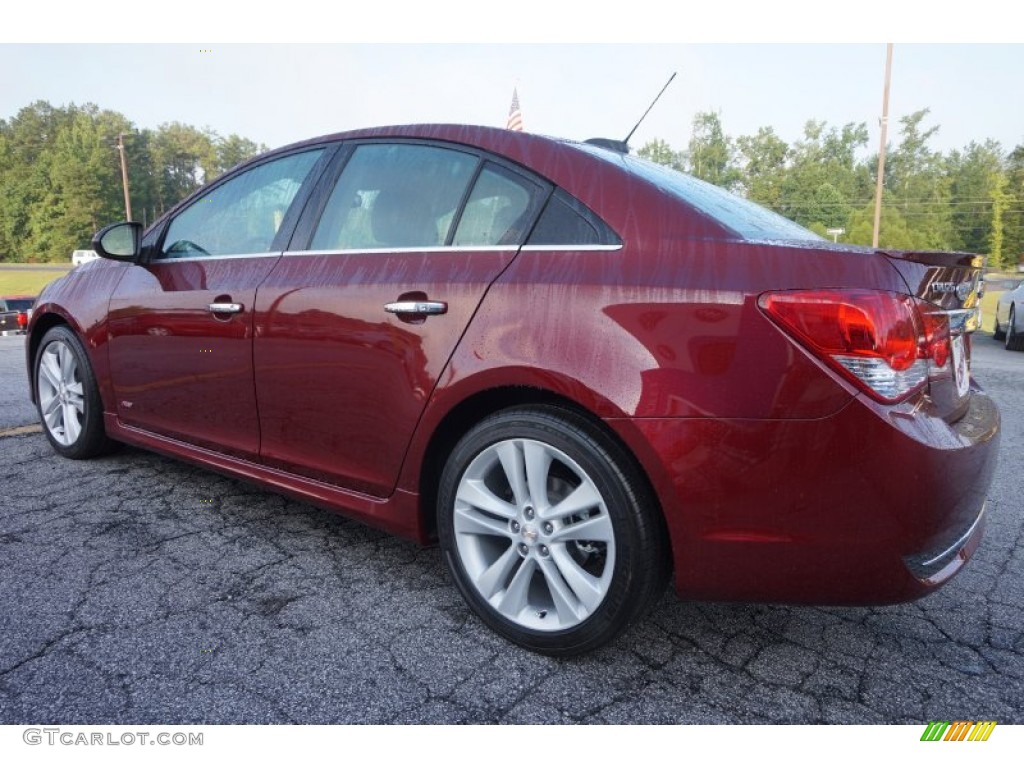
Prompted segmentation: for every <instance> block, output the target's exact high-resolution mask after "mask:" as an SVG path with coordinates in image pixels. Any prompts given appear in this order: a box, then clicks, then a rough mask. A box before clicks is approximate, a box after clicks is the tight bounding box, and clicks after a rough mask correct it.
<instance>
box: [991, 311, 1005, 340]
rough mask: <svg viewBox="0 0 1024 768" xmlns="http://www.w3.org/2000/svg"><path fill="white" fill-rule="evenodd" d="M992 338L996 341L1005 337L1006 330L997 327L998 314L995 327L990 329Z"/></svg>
mask: <svg viewBox="0 0 1024 768" xmlns="http://www.w3.org/2000/svg"><path fill="white" fill-rule="evenodd" d="M992 338H993V339H995V340H996V341H1002V340H1003V339H1005V338H1006V331H1004V330H1003V329H1002V328H1000V327H999V315H998V314H996V318H995V327H994V328H993V329H992Z"/></svg>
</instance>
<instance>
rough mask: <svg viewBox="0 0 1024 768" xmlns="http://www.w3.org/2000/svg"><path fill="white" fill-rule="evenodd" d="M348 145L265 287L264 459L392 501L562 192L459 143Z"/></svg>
mask: <svg viewBox="0 0 1024 768" xmlns="http://www.w3.org/2000/svg"><path fill="white" fill-rule="evenodd" d="M339 154H340V155H343V156H339V158H338V160H337V167H336V168H335V169H334V171H333V174H332V173H329V174H328V175H327V178H328V179H329V182H328V184H329V186H326V187H325V188H324V190H323V194H322V202H321V203H320V208H322V210H320V209H318V208H317V207H315V206H314V205H313V203H311V204H310V205H309V206H307V217H308V218H307V220H306V221H305V222H303V223H300V225H299V228H298V232H297V235H296V238H297V241H296V242H293V244H292V246H291V250H289V252H287V253H286V254H285V256H284V258H283V259H282V260H281V261H280V262H279V263H278V264H277V265H276V267H275V268H274V270H273V272H272V273H271V274H270V276H269V277H268V278H267V279H266V281H265V282H264V283H263V285H262V286H261V287H260V291H259V294H258V296H257V305H256V310H257V313H256V338H255V346H254V364H255V374H256V396H257V401H258V405H259V413H260V426H261V432H262V446H261V450H260V454H261V459H262V461H264V462H265V463H267V464H270V465H271V466H275V467H278V468H281V469H286V470H288V471H291V472H295V473H298V474H301V475H304V476H307V477H312V478H315V479H318V480H322V481H324V482H329V483H331V484H334V485H339V486H342V487H345V488H348V489H352V490H356V491H359V492H362V493H366V494H370V495H373V496H378V497H383V496H387V495H388V494H390V492H391V491H392V490H393V488H394V486H395V483H396V481H397V477H398V473H399V470H400V468H401V463H402V459H403V457H404V455H405V451H406V449H407V447H408V445H409V441H410V438H411V436H412V433H413V431H414V429H415V427H416V423H417V421H418V420H419V418H420V415H421V414H422V412H423V409H424V406H425V404H426V402H427V399H428V398H429V397H430V394H431V392H432V391H433V389H434V387H435V385H436V384H437V381H438V377H439V376H440V375H441V372H442V370H443V369H444V367H445V364H446V363H447V361H448V359H449V358H450V356H451V354H452V352H453V350H454V348H455V345H456V344H457V343H458V340H459V338H460V337H461V335H462V333H463V331H464V330H465V328H466V326H467V324H468V323H469V321H470V319H471V318H472V316H473V313H474V312H475V311H476V308H477V306H478V305H479V303H480V301H481V299H482V298H483V296H484V293H485V292H486V290H487V287H488V286H489V285H490V284H491V282H492V281H493V280H494V279H495V278H496V277H497V276H498V275H499V274H500V273H501V272H502V270H504V269H505V267H507V266H508V265H509V263H511V261H512V259H513V258H515V255H516V253H517V252H518V249H519V245H520V244H521V243H522V241H523V239H524V238H525V237H526V234H528V228H529V226H530V225H531V224H532V222H533V221H534V220H535V218H536V215H537V213H538V211H539V210H540V207H541V205H542V204H543V201H544V198H545V197H546V195H547V194H548V192H549V188H548V187H547V185H545V184H543V183H541V182H539V181H538V180H536V179H529V178H527V177H526V176H525V175H523V174H521V173H519V172H518V171H516V170H513V169H510V168H508V167H505V166H504V165H502V164H501V163H499V162H494V161H491V160H488V159H486V158H484V157H482V156H481V155H479V154H477V153H475V152H472V151H469V150H464V149H461V148H455V147H451V146H444V145H434V144H428V143H423V142H417V143H413V142H409V143H402V142H380V141H377V142H365V143H361V144H358V145H355V146H348V147H346V149H345V151H344V153H339ZM335 176H336V181H334V180H333V179H334V177H335Z"/></svg>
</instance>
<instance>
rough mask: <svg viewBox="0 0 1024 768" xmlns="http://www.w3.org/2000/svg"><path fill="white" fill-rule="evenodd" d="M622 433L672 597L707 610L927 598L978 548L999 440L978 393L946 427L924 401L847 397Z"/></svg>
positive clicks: (648, 422) (660, 422) (637, 423)
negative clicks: (640, 472) (654, 498)
mask: <svg viewBox="0 0 1024 768" xmlns="http://www.w3.org/2000/svg"><path fill="white" fill-rule="evenodd" d="M620 426H621V425H620ZM629 426H630V429H628V430H622V429H620V434H623V435H624V436H626V433H627V432H629V433H632V434H633V435H634V437H633V438H632V439H634V440H636V439H639V440H641V441H642V443H643V444H644V445H643V446H642V448H640V449H641V450H643V451H644V452H645V453H647V452H653V458H655V464H656V472H655V476H653V477H652V479H653V481H654V485H655V488H656V491H657V493H658V495H659V497H660V500H661V503H662V508H663V510H664V511H665V518H666V522H667V526H668V530H669V535H670V537H671V541H672V550H673V559H674V563H675V581H676V588H677V590H678V592H679V594H680V596H683V597H692V598H699V599H710V600H751V601H767V602H797V603H818V604H882V603H890V602H901V601H905V600H912V599H915V598H918V597H921V596H922V595H924V594H927V593H928V592H930V591H932V590H934V589H936V588H937V587H939V586H940V585H942V584H943V583H945V582H946V581H948V580H949V579H950V578H952V577H953V576H954V575H955V574H956V573H957V572H959V570H960V569H961V568H962V567H963V566H964V565H965V564H966V562H967V560H968V559H969V558H970V556H971V555H972V554H973V552H974V550H975V548H976V547H977V546H978V543H979V542H980V540H981V537H982V534H983V529H984V514H983V510H984V505H985V500H986V496H987V492H988V489H989V485H990V483H991V479H992V474H993V472H994V469H995V463H996V454H997V447H998V442H999V414H998V410H997V409H996V407H995V405H994V403H993V402H992V400H991V399H990V398H989V397H988V396H987V395H986V394H985V393H984V392H982V391H981V390H980V389H977V388H975V391H974V392H973V397H972V399H971V404H970V407H969V410H968V412H967V414H965V416H964V417H963V418H961V419H960V420H959V421H958V422H957V423H955V424H947V423H946V422H945V421H943V420H942V419H940V418H936V417H934V416H932V415H929V412H928V401H927V399H926V398H921V399H920V400H918V401H916V402H915V403H912V404H904V405H901V406H897V407H886V406H880V405H878V404H877V403H874V402H871V401H869V400H868V399H867V398H858V399H856V400H854V401H853V402H851V403H850V404H849V405H847V406H846V407H844V408H843V409H842V410H840V411H839V412H838V413H836V414H833V415H832V416H829V417H827V418H823V419H815V420H800V421H767V420H711V419H643V420H633V421H631V423H630V425H629ZM637 435H639V437H637ZM627 439H629V438H628V437H627ZM638 447H639V446H638ZM647 455H648V457H650V456H651V454H650V453H647Z"/></svg>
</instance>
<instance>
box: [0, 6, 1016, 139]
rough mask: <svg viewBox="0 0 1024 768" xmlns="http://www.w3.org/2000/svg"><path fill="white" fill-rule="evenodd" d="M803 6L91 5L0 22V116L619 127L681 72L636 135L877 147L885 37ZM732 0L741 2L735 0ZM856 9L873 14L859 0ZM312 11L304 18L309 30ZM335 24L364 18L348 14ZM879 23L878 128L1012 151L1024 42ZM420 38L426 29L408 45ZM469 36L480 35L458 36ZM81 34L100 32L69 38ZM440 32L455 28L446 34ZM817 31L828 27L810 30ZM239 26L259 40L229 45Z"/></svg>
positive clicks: (276, 134) (302, 130) (272, 124)
mask: <svg viewBox="0 0 1024 768" xmlns="http://www.w3.org/2000/svg"><path fill="white" fill-rule="evenodd" d="M644 1H645V0H641V4H642V2H644ZM794 2H797V0H789V3H790V4H792V3H794ZM984 3H985V0H982V3H981V4H982V5H984ZM798 4H799V3H798ZM95 5H96V4H95V3H90V4H89V6H90V7H91V8H95ZM530 5H531V4H530V3H524V4H523V5H521V6H515V7H524V8H525V7H528V6H530ZM813 5H814V7H817V8H818V9H819V10H817V11H816V15H815V16H814V23H813V24H812V25H810V26H809V27H807V28H805V29H802V30H800V31H801V32H802V33H803V34H802V36H801V35H800V34H790V33H791V29H790V27H787V26H786V24H787V22H786V21H785V19H786V17H785V16H784V15H783V21H782V23H781V26H780V25H779V19H778V18H775V19H774V23H775V26H774V27H773V26H772V25H771V24H768V25H767V26H766V27H765V28H764V30H763V31H762V33H761V34H760V35H758V34H756V32H757V30H756V29H755V30H753V32H755V34H750V31H748V33H747V35H746V36H745V39H743V40H742V41H737V42H720V41H718V40H714V41H710V40H709V41H705V42H682V43H673V42H665V41H664V40H657V39H655V40H653V41H652V42H637V37H636V35H635V32H636V29H635V27H636V25H635V21H636V14H632V15H631V14H625V15H624V16H622V23H621V27H622V28H621V30H620V31H621V34H620V35H618V37H619V38H621V39H622V40H626V41H628V42H614V40H615V39H616V35H615V32H616V30H617V26H616V24H618V22H617V21H616V24H608V23H606V21H607V20H609V19H603V20H602V23H601V24H600V25H599V26H598V29H599V30H600V32H601V34H593V33H591V34H589V35H586V34H584V35H582V38H583V39H578V40H571V39H564V40H559V41H557V42H531V43H519V42H514V38H515V35H516V33H517V31H518V28H514V25H513V28H512V29H510V30H509V29H506V30H505V31H506V32H509V33H510V34H509V35H508V36H507V37H506V36H501V35H497V36H492V37H491V39H486V37H487V36H488V33H489V31H493V28H494V26H495V25H494V24H478V25H476V26H473V25H470V26H469V27H468V28H465V27H463V28H459V27H458V26H457V25H456V26H455V27H454V29H455V30H456V31H459V30H460V29H461V30H462V37H461V39H458V38H459V37H460V36H459V35H457V34H454V35H451V36H450V35H448V34H441V31H442V29H439V28H425V29H424V30H423V33H422V34H419V33H412V34H410V33H409V30H408V29H407V28H406V27H408V26H410V25H414V22H415V18H412V19H410V18H408V17H405V16H403V17H402V18H403V19H404V25H405V26H404V27H402V30H404V31H405V33H406V34H405V37H404V39H402V41H401V42H393V40H394V39H401V38H403V35H402V34H400V32H401V31H402V30H398V31H396V32H395V34H394V35H389V37H388V39H387V41H372V42H361V41H359V40H358V39H340V41H339V42H331V43H322V42H317V39H316V37H315V36H311V37H309V38H307V39H306V40H301V37H302V36H301V35H297V34H294V33H292V34H289V35H285V34H280V35H275V34H270V35H268V33H267V28H266V26H265V25H264V27H260V26H259V25H255V26H253V27H244V26H243V27H242V28H239V27H238V25H234V26H231V25H217V24H216V23H214V24H212V25H211V34H212V35H213V37H215V38H216V39H225V40H228V41H229V42H216V41H209V40H198V41H195V42H174V40H176V39H177V40H185V39H192V38H194V37H195V34H196V30H197V28H199V27H201V26H202V25H197V24H195V23H190V22H189V20H188V18H187V14H183V15H184V16H185V18H184V19H182V18H179V19H178V21H179V26H180V27H182V28H180V29H175V28H173V26H172V27H171V28H168V29H163V28H162V27H161V29H163V35H162V37H161V36H159V35H158V36H157V38H156V39H153V40H149V41H147V42H145V43H144V44H139V43H126V42H123V40H124V39H125V37H132V38H133V39H135V40H139V39H142V38H143V37H144V36H143V35H122V37H121V40H120V41H118V40H117V38H116V37H115V36H111V35H110V34H109V30H110V29H111V27H110V25H109V24H108V23H107V22H103V21H101V22H97V21H96V19H95V18H93V19H92V20H91V22H90V23H91V24H92V25H93V26H94V27H95V31H94V32H93V33H92V34H90V33H89V30H88V29H87V28H83V27H80V26H76V25H75V24H74V23H71V24H70V29H69V30H68V31H66V32H65V33H64V34H63V36H62V35H61V34H60V30H59V29H57V30H56V33H55V34H54V36H53V38H52V39H51V40H45V39H41V40H39V41H37V42H33V43H31V44H28V43H26V42H23V41H21V40H19V39H18V37H17V33H16V32H15V33H14V34H11V35H9V37H10V39H6V40H5V39H4V37H5V35H3V34H2V33H0V40H3V42H0V119H10V118H11V117H13V116H14V115H15V114H16V113H17V111H18V110H19V109H20V108H22V107H24V106H26V105H28V104H30V103H31V102H33V101H35V100H37V99H43V100H46V101H48V102H50V103H51V104H54V105H61V104H67V103H70V102H73V103H76V104H83V103H86V102H92V103H95V104H97V105H99V106H100V107H101V108H105V109H113V110H116V111H119V112H122V113H123V114H125V115H126V116H127V117H128V118H129V119H130V120H132V122H133V123H134V124H135V125H136V126H137V127H139V128H156V127H157V126H158V125H160V124H161V123H165V122H170V121H181V122H185V123H188V124H191V125H195V126H197V127H200V128H202V127H208V128H210V129H211V130H213V131H215V132H216V133H218V134H220V135H228V134H232V133H237V134H240V135H242V136H245V137H247V138H250V139H253V140H254V141H257V142H260V143H263V144H266V145H267V146H268V147H271V148H273V147H278V146H282V145H284V144H287V143H290V142H293V141H298V140H302V139H305V138H310V137H312V136H317V135H321V134H326V133H333V132H336V131H342V130H347V129H351V128H359V127H367V126H374V125H388V124H402V123H417V122H456V123H476V124H483V125H497V126H504V124H505V120H506V118H507V115H508V111H509V105H510V102H511V97H512V91H513V88H516V89H517V90H518V94H519V99H520V103H521V105H522V112H523V119H524V123H525V128H526V130H528V131H531V132H537V133H543V134H548V135H553V136H561V137H566V138H574V139H586V138H591V137H594V136H603V137H610V138H620V139H621V138H624V137H625V136H626V134H627V133H628V132H629V131H630V129H631V128H632V127H633V125H634V124H635V123H636V121H637V120H638V119H639V118H640V116H641V115H642V114H643V112H644V110H645V109H646V108H647V107H648V105H649V104H650V102H651V100H652V99H653V98H654V97H655V95H656V94H657V93H658V91H659V90H660V89H661V87H662V86H663V85H664V83H665V81H666V80H667V79H668V78H669V76H670V75H671V74H672V73H673V72H676V73H677V77H676V78H675V81H674V82H673V83H672V85H671V86H670V87H669V88H668V90H667V91H666V92H665V94H664V96H663V97H662V99H661V100H660V101H659V103H658V104H657V105H656V106H655V107H654V109H653V110H652V111H651V113H650V115H649V116H648V117H647V119H646V120H645V121H644V123H643V124H642V125H641V127H640V128H639V129H638V130H637V132H636V134H635V135H634V137H633V139H632V140H631V142H630V143H631V145H632V146H633V147H634V149H636V148H639V147H641V146H642V145H643V144H645V143H646V142H648V141H650V140H651V139H654V138H661V139H664V140H666V141H668V142H669V144H670V145H672V146H673V147H675V148H677V149H682V148H685V146H686V143H687V142H688V141H689V138H690V126H691V123H692V120H693V117H694V115H695V114H696V113H697V112H701V111H715V112H718V113H719V115H720V118H721V121H722V125H723V127H724V129H725V131H726V133H727V134H729V135H731V136H733V137H735V136H738V135H745V134H752V133H755V132H756V131H757V129H758V128H759V127H761V126H771V127H773V128H774V129H775V131H776V133H777V134H778V135H779V136H780V137H781V138H783V139H784V140H786V141H787V142H793V141H796V140H798V139H799V138H800V137H801V135H802V131H803V126H804V124H805V123H806V122H807V121H808V120H811V119H814V120H824V121H826V122H827V123H828V124H829V125H833V126H842V125H844V124H846V123H861V122H863V123H865V124H866V125H867V126H868V129H869V137H870V138H869V145H868V147H866V148H865V150H864V154H869V153H873V152H875V151H876V150H877V146H878V138H879V137H878V130H879V117H880V115H881V109H882V86H883V78H884V66H885V44H884V43H882V42H876V43H864V42H853V41H850V40H844V39H838V40H837V39H834V38H835V35H834V30H835V29H836V28H837V27H836V25H835V24H834V23H833V22H831V21H830V20H829V19H828V17H826V16H822V15H821V11H820V8H821V4H820V3H816V4H813ZM940 5H941V4H940ZM784 6H785V3H783V4H782V6H778V4H773V6H772V7H780V8H781V9H782V10H784ZM72 7H74V6H72ZM77 7H81V6H77ZM176 7H179V8H180V7H182V6H181V5H176ZM288 7H292V5H291V4H289V6H288ZM324 7H327V6H322V7H321V9H320V16H316V17H314V18H315V19H322V20H323V24H322V25H321V26H323V27H326V28H329V29H331V30H333V31H334V32H337V33H339V34H338V36H339V38H344V35H342V34H340V32H341V31H342V30H345V29H346V27H345V26H344V25H343V24H340V23H338V22H339V19H340V20H341V21H344V20H345V19H346V18H347V16H346V15H345V14H340V15H339V16H338V17H337V18H334V19H332V20H331V22H330V24H328V23H327V20H326V19H323V16H322V8H324ZM391 7H392V6H387V8H388V9H390V8H391ZM417 7H422V4H421V5H420V6H417ZM430 7H431V8H438V9H439V8H440V6H437V5H431V6H430ZM471 7H473V8H475V9H477V10H476V13H477V16H478V17H480V18H485V16H486V14H484V16H481V13H482V12H481V11H480V9H482V8H486V7H487V6H484V5H482V4H479V3H478V4H473V5H472V6H471ZM506 7H507V6H495V9H497V8H506ZM628 7H629V8H634V7H636V8H640V7H641V6H634V4H633V3H630V4H629V6H628ZM666 7H667V6H666ZM733 7H735V8H737V9H741V8H743V7H744V3H737V4H736V5H735V6H730V8H733ZM861 7H862V6H861V4H860V3H858V8H861ZM936 7H938V6H936ZM960 7H961V10H962V9H963V6H960ZM972 7H974V6H973V5H972ZM863 8H864V10H865V11H870V3H869V4H868V5H866V6H863ZM56 15H57V16H60V15H61V14H59V13H58V14H56ZM112 15H113V14H112ZM438 15H440V11H439V10H438ZM298 16H300V15H299V14H294V15H292V16H287V15H285V16H281V17H280V22H281V24H282V26H283V29H285V31H289V30H290V29H291V28H293V27H294V26H295V23H294V22H295V17H298ZM302 18H305V17H302ZM520 20H521V17H520ZM611 20H614V19H611ZM65 21H66V22H74V21H75V20H74V19H73V18H67V19H65ZM277 21H278V19H276V18H275V19H274V20H273V21H272V23H271V27H272V26H273V24H275V23H277ZM435 21H436V19H435ZM747 21H748V24H747V26H749V19H748V20H747ZM308 22H309V19H306V23H305V26H306V28H305V31H306V32H307V33H315V32H317V31H318V30H319V28H320V27H318V26H317V25H316V24H315V23H314V24H309V23H308ZM289 25H291V26H289ZM551 26H553V27H554V26H557V25H556V24H554V23H553V24H552V25H551ZM740 26H742V25H740ZM18 28H21V27H18ZM26 28H29V29H35V27H31V26H29V27H26ZM347 28H349V29H357V28H362V29H365V28H369V25H368V24H364V25H359V24H356V23H353V24H351V25H350V26H349V27H347ZM562 28H563V29H564V28H566V27H564V25H563V27H562ZM14 29H16V28H15V27H8V31H10V30H14ZM121 29H122V30H123V27H122V28H121ZM131 29H139V30H145V31H147V32H149V31H150V30H152V29H153V27H152V26H146V25H139V24H137V23H134V19H133V25H132V27H131ZM530 29H536V27H534V28H530V27H527V30H530ZM675 29H677V30H680V29H683V27H682V26H679V27H675ZM745 29H746V27H742V29H740V30H739V31H740V32H742V31H744V30H745ZM213 30H219V31H217V32H214V31H213ZM645 30H646V32H648V33H650V34H651V36H652V37H653V38H658V37H662V36H663V35H661V34H656V33H659V32H660V31H661V30H660V28H658V27H657V26H656V25H655V26H652V25H647V26H646V27H641V30H640V31H645ZM631 31H632V32H633V33H634V35H633V36H632V37H631V34H630V32H631ZM854 31H856V30H854ZM886 31H888V32H890V33H893V37H894V38H895V39H896V45H895V49H894V57H893V72H892V88H891V96H890V141H892V140H893V139H894V138H896V137H894V136H893V134H894V132H898V127H899V118H900V117H902V116H905V115H908V114H910V113H913V112H915V111H917V110H920V109H925V108H927V109H930V110H931V112H930V115H929V117H928V118H927V119H926V121H925V124H924V125H925V126H934V125H937V126H939V131H938V133H937V134H936V136H935V138H934V139H933V140H932V143H931V146H932V147H933V148H934V149H938V150H942V151H947V150H949V149H954V148H962V147H964V146H966V145H967V144H968V143H969V142H970V141H984V140H985V139H989V138H991V139H995V140H997V141H999V142H1000V143H1001V144H1002V146H1003V148H1004V150H1006V151H1009V150H1011V149H1012V148H1013V147H1014V146H1016V145H1017V144H1024V98H1022V96H1024V93H1022V88H1021V82H1022V77H1021V76H1022V73H1024V44H1012V43H999V42H993V41H987V42H975V41H972V40H971V39H963V40H961V41H960V42H944V43H941V44H940V43H934V42H928V41H927V39H923V40H922V39H921V37H924V38H927V35H928V34H934V35H940V33H942V32H943V30H934V29H932V30H930V29H924V30H923V32H922V31H921V30H919V29H918V28H917V26H915V25H913V24H905V25H904V26H902V27H901V26H900V25H895V27H894V28H889V27H887V28H886ZM912 33H913V34H912ZM432 35H433V36H434V39H435V42H425V43H424V42H419V41H421V40H430V39H431V36H432ZM901 35H902V36H901ZM474 36H478V37H480V38H482V39H486V41H485V42H475V43H474V42H469V40H471V39H472V38H473V37H474ZM680 36H682V35H680ZM941 36H942V37H943V38H944V39H955V38H951V37H949V36H948V35H941ZM83 37H84V38H88V39H96V40H101V41H102V42H97V43H92V44H83V43H80V42H78V41H79V40H81V39H83ZM448 37H454V38H456V39H454V41H450V40H449V41H446V42H440V40H441V39H445V38H448ZM534 37H535V38H536V37H537V35H534ZM641 37H642V36H641ZM694 37H697V36H696V35H694ZM738 37H744V35H742V34H741V35H739V36H738ZM566 38H568V36H566ZM602 38H603V39H602ZM816 38H817V39H829V42H811V41H813V40H815V39H816ZM830 38H831V39H830ZM247 39H248V40H257V41H260V42H255V43H246V42H238V41H240V40H247ZM271 39H274V40H276V39H292V40H297V41H298V42H290V43H271V42H269V40H271ZM900 39H915V40H916V41H915V42H910V43H901V42H899V40H900ZM56 40H61V41H62V42H56ZM594 40H599V42H592V41H594ZM759 40H767V41H769V42H758V41H759ZM264 41H267V42H264Z"/></svg>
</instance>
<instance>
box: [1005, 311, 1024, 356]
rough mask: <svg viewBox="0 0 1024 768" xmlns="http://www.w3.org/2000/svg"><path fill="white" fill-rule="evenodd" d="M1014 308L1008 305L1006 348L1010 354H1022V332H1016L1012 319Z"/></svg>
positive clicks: (1023, 338)
mask: <svg viewBox="0 0 1024 768" xmlns="http://www.w3.org/2000/svg"><path fill="white" fill-rule="evenodd" d="M1014 314H1015V313H1014V306H1013V305H1012V304H1011V305H1010V319H1009V320H1008V321H1007V323H1006V340H1005V342H1004V343H1005V344H1006V348H1007V349H1008V350H1010V351H1011V352H1024V330H1018V328H1017V323H1016V320H1015V318H1014Z"/></svg>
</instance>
